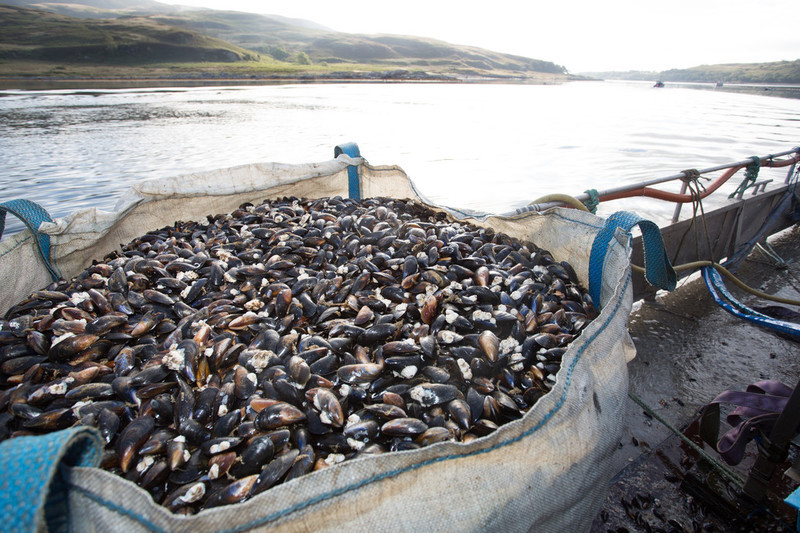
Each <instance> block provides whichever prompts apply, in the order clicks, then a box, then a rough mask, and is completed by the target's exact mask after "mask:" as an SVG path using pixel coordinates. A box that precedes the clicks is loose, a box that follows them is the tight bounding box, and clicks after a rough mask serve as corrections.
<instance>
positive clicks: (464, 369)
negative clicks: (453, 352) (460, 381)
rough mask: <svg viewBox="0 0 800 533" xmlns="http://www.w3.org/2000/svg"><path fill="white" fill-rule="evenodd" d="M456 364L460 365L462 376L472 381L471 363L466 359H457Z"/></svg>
mask: <svg viewBox="0 0 800 533" xmlns="http://www.w3.org/2000/svg"><path fill="white" fill-rule="evenodd" d="M456 363H458V369H459V370H461V375H462V376H464V379H466V380H470V379H472V369H471V368H470V367H469V363H467V361H466V360H464V359H457V360H456Z"/></svg>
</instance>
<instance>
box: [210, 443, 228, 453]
mask: <svg viewBox="0 0 800 533" xmlns="http://www.w3.org/2000/svg"><path fill="white" fill-rule="evenodd" d="M230 447H231V443H230V442H228V441H226V440H224V441H222V442H220V443H218V444H212V445H211V446H209V448H208V453H210V454H212V455H214V454H217V453H221V452H224V451H225V450H227V449H228V448H230Z"/></svg>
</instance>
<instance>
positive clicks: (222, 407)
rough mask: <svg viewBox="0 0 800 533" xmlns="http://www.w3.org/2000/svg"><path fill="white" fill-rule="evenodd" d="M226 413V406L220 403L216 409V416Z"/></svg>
mask: <svg viewBox="0 0 800 533" xmlns="http://www.w3.org/2000/svg"><path fill="white" fill-rule="evenodd" d="M227 414H228V406H227V405H225V404H224V403H223V404H220V406H219V409H217V416H225V415H227Z"/></svg>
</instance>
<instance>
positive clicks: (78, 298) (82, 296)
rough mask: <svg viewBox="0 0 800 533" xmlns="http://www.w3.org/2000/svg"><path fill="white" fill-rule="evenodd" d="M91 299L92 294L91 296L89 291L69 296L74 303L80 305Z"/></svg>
mask: <svg viewBox="0 0 800 533" xmlns="http://www.w3.org/2000/svg"><path fill="white" fill-rule="evenodd" d="M89 299H91V296H89V293H88V292H76V293H74V294H73V295H72V296H70V297H69V301H70V302H72V305H78V304H80V303H81V302H85V301H86V300H89Z"/></svg>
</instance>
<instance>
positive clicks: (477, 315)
mask: <svg viewBox="0 0 800 533" xmlns="http://www.w3.org/2000/svg"><path fill="white" fill-rule="evenodd" d="M472 320H483V321H484V322H492V323H494V317H493V316H492V313H490V312H489V311H481V310H480V309H476V310H475V311H473V313H472Z"/></svg>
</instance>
